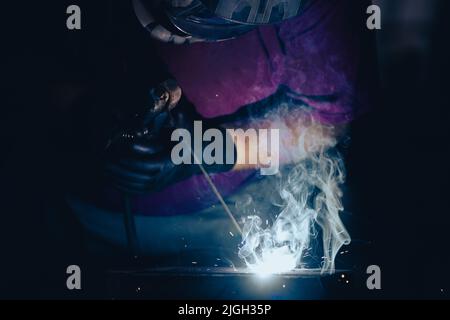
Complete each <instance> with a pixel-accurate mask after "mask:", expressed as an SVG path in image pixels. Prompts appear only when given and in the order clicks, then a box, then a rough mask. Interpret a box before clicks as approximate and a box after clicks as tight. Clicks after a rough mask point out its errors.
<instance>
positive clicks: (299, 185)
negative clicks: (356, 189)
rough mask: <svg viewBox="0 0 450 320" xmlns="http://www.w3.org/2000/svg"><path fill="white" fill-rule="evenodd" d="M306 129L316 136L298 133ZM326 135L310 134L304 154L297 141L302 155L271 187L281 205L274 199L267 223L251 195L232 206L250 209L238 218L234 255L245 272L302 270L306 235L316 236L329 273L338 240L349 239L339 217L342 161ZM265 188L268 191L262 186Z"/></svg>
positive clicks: (308, 246) (307, 242) (307, 245)
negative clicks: (239, 234)
mask: <svg viewBox="0 0 450 320" xmlns="http://www.w3.org/2000/svg"><path fill="white" fill-rule="evenodd" d="M305 123H310V126H311V128H312V129H311V131H314V130H316V131H317V126H314V121H313V120H312V119H310V121H305ZM308 134H314V136H318V137H320V136H321V135H320V134H317V133H314V132H312V133H309V130H308V128H306V129H305V130H304V133H303V136H305V135H308ZM322 137H323V135H322ZM302 139H304V137H303V138H301V139H300V140H302ZM330 139H331V140H330V141H317V140H314V139H312V140H311V139H310V140H311V141H313V142H314V143H316V144H317V146H309V149H312V150H315V151H314V152H307V153H305V151H304V150H305V148H303V149H302V147H301V146H299V150H300V151H299V152H301V153H302V155H303V156H302V157H301V159H300V160H298V161H297V163H296V164H295V165H294V166H293V167H292V168H291V169H290V171H289V172H288V173H287V175H286V174H285V175H284V176H283V175H280V176H279V178H278V181H277V184H276V185H274V188H276V190H277V189H278V190H277V191H278V193H279V195H280V198H281V201H282V204H281V205H280V204H279V203H278V204H275V205H276V206H277V207H279V208H281V211H280V212H275V213H274V216H275V221H274V223H273V225H271V226H269V225H267V224H268V220H267V219H264V222H265V224H266V225H264V227H263V223H262V221H263V220H262V219H261V218H260V216H259V215H258V212H256V211H255V209H254V207H255V206H254V205H253V199H252V196H251V195H249V198H250V199H246V200H245V201H244V202H243V203H242V204H240V205H239V206H238V207H239V209H240V210H242V209H245V208H247V207H248V210H247V211H249V212H252V215H249V216H248V217H247V219H246V221H245V223H244V227H243V238H242V244H241V246H240V248H239V256H240V257H241V258H242V259H243V260H244V261H245V263H246V265H247V267H248V268H249V270H250V271H251V272H254V273H256V274H258V275H262V276H265V275H270V274H276V273H284V272H289V271H292V270H294V269H296V268H299V269H308V266H306V265H305V262H304V260H305V259H304V258H305V256H307V254H308V252H310V249H311V242H312V240H313V239H318V238H319V235H320V236H321V237H322V248H323V252H322V256H323V258H322V263H321V271H322V272H323V273H333V272H334V270H335V265H334V261H335V258H336V255H337V254H338V252H339V250H340V248H341V247H342V246H343V245H344V244H349V243H350V235H349V234H348V232H347V230H346V229H345V226H344V225H343V223H342V221H341V219H340V217H339V213H340V212H341V211H342V210H343V206H342V203H341V198H342V191H341V188H340V185H341V184H342V183H343V182H344V178H345V175H344V166H343V162H342V158H341V157H340V155H339V154H338V153H337V152H335V150H333V147H334V146H335V144H336V141H334V140H333V139H332V138H330ZM304 141H305V140H304ZM300 144H301V143H300ZM302 150H303V151H302ZM258 191H259V192H263V190H258ZM267 192H269V193H273V192H274V190H273V188H268V190H267ZM269 196H270V194H268V197H269ZM244 211H245V210H244ZM319 229H320V231H321V232H320V233H319V232H318V230H319Z"/></svg>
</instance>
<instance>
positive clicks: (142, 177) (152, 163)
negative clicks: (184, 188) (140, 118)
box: [106, 102, 236, 194]
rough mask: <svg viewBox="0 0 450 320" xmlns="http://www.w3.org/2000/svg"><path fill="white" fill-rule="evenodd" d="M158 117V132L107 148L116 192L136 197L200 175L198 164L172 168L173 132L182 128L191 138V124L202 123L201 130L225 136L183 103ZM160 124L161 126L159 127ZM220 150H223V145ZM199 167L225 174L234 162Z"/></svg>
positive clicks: (108, 171)
mask: <svg viewBox="0 0 450 320" xmlns="http://www.w3.org/2000/svg"><path fill="white" fill-rule="evenodd" d="M161 118H162V119H163V120H161V119H159V123H160V124H159V126H160V129H159V130H158V132H157V134H147V135H144V136H140V137H134V138H133V139H121V140H120V141H117V142H115V143H114V145H112V146H111V148H110V151H109V154H108V161H107V164H106V173H107V176H108V178H109V180H110V181H111V182H112V183H113V185H114V186H116V187H117V188H119V189H120V190H122V191H125V192H127V193H138V194H142V193H151V192H157V191H160V190H162V189H164V188H166V187H167V186H170V185H172V184H174V183H177V182H180V181H183V180H186V179H188V178H190V177H191V176H193V175H197V174H201V173H202V171H201V169H200V167H199V165H198V164H180V165H175V164H174V163H173V162H172V159H171V151H172V148H173V147H174V145H175V143H174V142H171V134H172V132H173V130H175V129H177V128H184V129H186V130H188V131H189V132H191V137H193V136H194V135H193V133H192V130H193V123H194V121H202V125H203V129H204V130H206V129H208V128H217V129H219V130H220V131H221V132H222V133H223V134H224V135H225V134H227V133H226V130H225V129H223V128H220V126H219V125H217V124H214V123H213V122H212V121H209V120H205V119H203V118H202V117H201V116H200V115H199V114H198V113H196V112H195V109H194V108H193V106H192V105H190V104H188V103H186V102H184V103H183V102H182V103H181V105H179V106H178V107H176V108H175V110H173V111H172V112H171V113H170V115H168V114H164V115H161ZM161 121H164V122H165V123H164V124H162V125H161ZM148 131H149V132H151V131H152V130H151V129H149V130H148ZM224 137H225V136H224ZM192 140H193V139H192ZM203 147H205V146H203ZM224 148H226V144H225V143H224ZM224 154H225V150H224ZM235 155H236V150H235ZM234 162H235V161H234ZM192 163H193V162H192ZM203 167H204V168H205V170H206V171H207V172H208V173H218V172H226V171H229V170H231V169H232V168H233V167H234V163H233V164H213V165H206V164H203Z"/></svg>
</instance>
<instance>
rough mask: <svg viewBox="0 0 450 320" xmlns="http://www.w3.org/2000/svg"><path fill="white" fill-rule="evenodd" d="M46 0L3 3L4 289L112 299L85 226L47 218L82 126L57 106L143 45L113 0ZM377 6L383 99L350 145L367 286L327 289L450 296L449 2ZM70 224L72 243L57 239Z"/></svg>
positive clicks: (358, 258) (0, 288) (350, 218)
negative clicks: (77, 284)
mask: <svg viewBox="0 0 450 320" xmlns="http://www.w3.org/2000/svg"><path fill="white" fill-rule="evenodd" d="M355 1H357V0H355ZM36 2H38V1H35V2H33V3H31V4H25V3H23V2H21V3H17V4H8V5H6V7H4V9H2V13H3V14H4V15H5V17H4V18H2V21H3V22H4V25H3V26H2V29H1V30H2V39H1V41H2V56H3V57H2V58H1V65H2V68H1V70H2V71H1V75H2V80H3V81H2V82H3V83H2V92H3V93H2V94H1V96H0V99H1V100H0V105H1V106H2V109H1V110H2V115H1V117H0V139H1V140H0V148H1V150H2V153H1V155H2V156H1V158H0V182H1V184H0V197H1V201H0V215H1V220H0V297H1V298H66V297H68V298H73V297H75V298H78V297H84V298H85V297H87V298H91V297H100V298H102V297H105V295H104V292H105V291H104V290H105V288H104V279H102V280H101V281H99V279H98V277H99V275H100V274H102V273H101V269H102V266H101V265H98V264H95V263H92V261H91V260H90V259H91V258H90V257H86V255H85V254H84V252H83V250H82V236H81V235H80V232H79V230H78V227H77V224H76V223H74V221H71V220H70V218H66V217H64V218H61V221H57V222H53V223H56V224H58V226H61V227H60V228H59V227H58V228H49V221H47V220H46V215H45V211H46V208H47V207H48V205H49V204H50V205H51V206H52V207H57V208H60V209H61V212H64V210H66V208H64V203H62V202H61V203H60V202H59V200H57V199H62V197H61V194H60V193H61V188H60V187H59V186H60V183H61V179H63V177H61V176H60V175H59V172H61V170H63V169H64V168H60V166H61V164H60V163H59V162H58V161H56V160H55V159H57V158H56V156H55V154H54V152H55V151H54V150H55V144H58V143H62V142H61V141H59V140H58V139H55V138H54V137H55V136H56V137H58V136H59V135H63V133H64V130H65V129H67V128H68V127H70V126H71V125H72V123H73V122H76V121H77V119H72V118H71V119H64V117H63V119H64V121H61V117H62V115H63V114H64V110H59V109H57V108H54V107H53V106H55V105H70V104H71V103H72V101H71V97H73V96H77V94H79V92H80V91H81V92H82V91H83V90H86V88H85V86H86V84H88V86H94V85H96V84H98V83H101V82H102V81H103V80H104V79H107V78H110V77H114V74H116V71H117V70H116V69H115V68H118V67H117V63H116V62H117V61H119V60H120V59H121V58H123V56H124V55H125V56H126V55H127V54H129V52H134V51H135V49H136V48H133V41H132V40H133V39H132V38H131V36H129V34H130V33H127V28H128V27H129V26H130V25H131V26H133V28H134V26H135V23H134V22H130V21H128V20H127V19H130V18H132V17H128V18H127V17H123V16H121V15H120V12H118V11H117V10H113V9H111V8H112V7H111V6H110V3H111V1H106V0H105V1H97V2H95V3H93V1H78V0H77V1H73V2H70V3H69V2H68V1H58V3H56V2H55V3H50V2H47V3H43V2H42V1H39V2H38V3H36ZM72 3H74V4H78V5H80V6H81V8H82V14H83V18H82V19H83V20H82V21H83V22H82V23H83V29H82V30H81V31H68V30H67V29H66V27H65V20H66V14H65V10H66V7H67V6H68V5H69V4H72ZM377 3H378V4H380V6H381V8H382V15H383V25H382V27H383V29H382V30H381V31H376V35H377V42H378V56H379V76H380V79H381V87H382V91H381V92H380V98H381V100H382V101H383V102H382V103H380V105H379V106H378V107H377V108H376V109H375V110H373V111H372V112H370V113H368V114H365V115H363V116H362V117H360V118H359V119H358V120H356V121H355V122H354V123H353V124H352V126H351V143H350V144H349V146H348V147H347V149H346V151H345V153H346V158H347V159H346V164H347V168H348V183H347V194H346V197H347V198H348V200H346V202H348V204H347V207H346V214H345V217H344V219H345V220H346V223H347V224H348V226H349V229H350V233H351V235H352V237H353V239H354V242H353V244H352V246H351V247H350V248H349V251H350V255H352V258H349V261H350V262H352V263H354V264H355V266H356V267H355V268H356V269H357V270H358V271H357V273H358V274H357V275H355V277H354V282H355V283H359V284H355V285H350V286H346V287H345V288H342V286H341V287H339V286H336V287H335V286H329V291H330V294H329V297H331V298H345V297H349V298H360V297H364V298H448V297H450V276H449V273H450V258H449V250H448V247H449V244H450V241H449V239H448V236H449V231H450V215H449V213H450V212H449V211H450V210H449V209H448V200H449V196H448V192H449V178H450V175H449V173H450V172H449V170H450V169H449V163H450V161H449V160H450V159H449V150H448V141H449V140H448V139H449V126H448V122H449V120H450V119H449V107H450V105H449V95H450V90H449V88H448V83H449V81H447V76H448V74H449V72H450V63H449V60H448V59H449V57H450V52H449V50H450V46H449V44H448V34H449V32H450V22H449V21H448V18H447V15H448V12H450V11H449V9H450V2H449V1H447V0H434V1H430V0H395V1H389V0H383V1H381V0H380V1H377ZM3 6H5V5H3ZM142 32H143V30H142ZM140 36H142V34H138V35H136V37H140ZM118 39H120V41H118ZM56 148H57V146H56ZM63 171H64V170H63ZM55 230H56V231H55ZM58 230H59V231H58ZM58 232H60V233H64V236H65V239H70V240H68V241H66V242H64V243H61V242H58V241H55V239H58V238H59V236H60V235H58ZM80 261H81V262H80ZM69 264H81V267H82V269H83V270H87V271H86V273H85V275H86V277H87V278H85V279H84V282H85V283H87V287H85V288H84V290H83V291H82V292H81V293H68V292H67V290H65V278H66V274H65V267H66V266H67V265H69ZM371 264H376V265H379V266H380V267H381V270H382V290H381V291H378V292H369V291H368V290H367V289H365V288H364V286H365V284H364V283H363V282H362V281H363V280H362V279H363V275H364V267H365V266H368V265H371ZM194 283H195V282H194ZM194 285H195V284H194ZM327 288H328V287H327ZM290 298H296V296H295V293H293V294H292V295H291V296H290Z"/></svg>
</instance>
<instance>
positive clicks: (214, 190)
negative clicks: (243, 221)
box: [191, 149, 243, 236]
mask: <svg viewBox="0 0 450 320" xmlns="http://www.w3.org/2000/svg"><path fill="white" fill-rule="evenodd" d="M191 151H192V149H191ZM192 155H193V156H194V159H195V161H196V162H197V163H198V166H199V167H200V170H201V171H202V173H203V175H204V176H205V179H206V181H207V182H208V184H209V186H210V187H211V190H212V191H213V192H214V194H215V195H216V197H217V199H218V200H219V202H220V204H221V205H222V207H223V209H224V210H225V212H226V213H227V215H228V217H229V218H230V219H231V221H232V222H233V224H234V226H235V227H236V229H237V230H238V231H239V234H240V235H241V236H242V235H243V233H242V229H241V226H240V225H239V223H238V222H237V221H236V218H235V217H234V215H233V213H232V212H231V210H230V207H228V205H227V204H226V203H225V200H224V199H223V197H222V195H221V194H220V192H219V190H217V187H216V185H215V184H214V182H213V181H212V179H211V177H210V176H209V173H208V171H206V169H205V167H204V166H203V165H202V164H201V163H200V161H198V158H197V157H196V155H195V153H194V152H192Z"/></svg>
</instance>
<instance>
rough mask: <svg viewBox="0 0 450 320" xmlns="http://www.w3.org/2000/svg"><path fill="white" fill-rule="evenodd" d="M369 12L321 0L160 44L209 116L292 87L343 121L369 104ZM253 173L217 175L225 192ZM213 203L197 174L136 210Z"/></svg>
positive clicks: (322, 116) (329, 118)
mask: <svg viewBox="0 0 450 320" xmlns="http://www.w3.org/2000/svg"><path fill="white" fill-rule="evenodd" d="M358 2H360V3H361V2H364V1H358ZM358 10H359V11H358ZM364 13H365V9H364V6H361V5H356V7H355V1H351V0H317V1H316V2H314V4H313V5H312V6H311V7H310V8H309V9H308V10H307V11H306V12H305V13H304V14H303V15H301V16H299V17H297V18H295V19H291V20H289V21H286V22H284V23H282V24H280V25H276V26H264V27H260V28H259V29H257V30H255V31H252V32H250V33H248V34H246V35H244V36H242V37H240V38H238V39H235V40H229V41H225V42H220V43H197V44H193V45H185V46H177V45H169V44H161V45H159V47H158V48H159V52H160V54H161V56H162V58H163V59H164V61H165V62H166V63H167V66H168V68H169V71H170V72H171V74H172V75H173V76H174V77H175V78H176V80H177V81H178V83H179V84H180V86H181V87H182V89H183V92H184V94H185V96H186V97H187V98H188V99H189V100H190V101H191V102H192V103H193V104H194V105H195V107H196V109H197V111H198V112H199V113H200V114H202V115H203V116H204V117H207V118H212V117H217V116H221V115H228V114H232V113H234V112H236V111H237V110H238V109H239V108H241V107H242V106H245V105H248V104H251V103H254V102H257V101H259V100H262V99H264V98H266V97H268V96H270V95H272V94H274V93H275V92H276V91H277V89H278V88H279V86H280V85H286V86H288V87H289V88H290V89H291V90H292V91H294V92H295V93H298V95H299V96H300V97H301V99H302V100H303V101H304V102H306V103H307V104H308V105H309V106H311V107H312V109H313V110H314V116H315V117H316V119H317V120H319V121H321V122H323V123H331V124H344V123H348V122H349V121H351V120H352V119H353V118H354V117H355V115H356V114H357V113H359V112H361V111H363V110H364V109H366V108H367V107H368V100H369V97H368V91H369V90H367V89H368V86H369V83H368V79H369V75H367V74H366V75H364V74H362V73H361V66H362V64H363V62H362V58H363V54H362V51H361V48H362V38H363V35H362V31H361V30H362V28H363V27H364V26H365V22H364V21H363V20H362V19H360V18H361V16H363V15H364ZM250 175H252V172H230V173H225V174H218V175H214V176H213V180H214V182H215V183H216V185H217V187H218V189H219V190H220V192H221V193H222V194H223V195H225V196H226V195H229V194H231V193H232V192H234V191H236V190H237V189H238V188H239V186H240V185H242V183H244V182H245V180H246V179H248V177H249V176H250ZM109 192H110V191H109ZM108 198H110V197H108ZM115 198H116V197H115ZM117 198H118V199H120V197H117ZM110 199H111V198H110ZM215 202H216V199H215V197H214V195H213V194H212V192H211V190H210V189H209V187H208V185H207V183H206V181H205V180H204V178H203V177H202V176H196V177H193V178H191V179H189V180H187V181H184V182H181V183H178V184H176V185H173V186H171V187H169V188H167V189H165V190H163V191H162V192H159V193H157V194H153V195H150V196H142V197H136V198H135V199H134V211H135V212H138V213H139V214H144V215H172V214H184V213H190V212H192V211H193V210H198V209H202V208H205V207H208V206H210V205H211V204H213V203H215ZM110 205H111V203H110Z"/></svg>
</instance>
